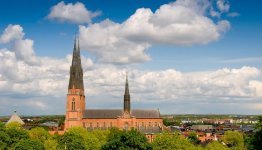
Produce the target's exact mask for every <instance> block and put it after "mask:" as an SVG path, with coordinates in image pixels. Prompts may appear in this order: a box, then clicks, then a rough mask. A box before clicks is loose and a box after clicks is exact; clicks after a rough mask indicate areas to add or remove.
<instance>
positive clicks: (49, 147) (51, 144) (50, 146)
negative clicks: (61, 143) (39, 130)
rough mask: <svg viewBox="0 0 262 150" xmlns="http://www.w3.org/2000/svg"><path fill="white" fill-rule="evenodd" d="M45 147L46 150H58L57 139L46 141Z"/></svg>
mask: <svg viewBox="0 0 262 150" xmlns="http://www.w3.org/2000/svg"><path fill="white" fill-rule="evenodd" d="M44 146H45V150H57V148H58V143H57V140H56V139H52V138H50V139H47V140H45V143H44Z"/></svg>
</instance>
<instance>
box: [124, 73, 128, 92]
mask: <svg viewBox="0 0 262 150" xmlns="http://www.w3.org/2000/svg"><path fill="white" fill-rule="evenodd" d="M125 95H129V86H128V72H126V85H125Z"/></svg>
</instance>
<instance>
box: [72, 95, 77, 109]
mask: <svg viewBox="0 0 262 150" xmlns="http://www.w3.org/2000/svg"><path fill="white" fill-rule="evenodd" d="M75 109H76V102H75V98H73V100H72V110H75Z"/></svg>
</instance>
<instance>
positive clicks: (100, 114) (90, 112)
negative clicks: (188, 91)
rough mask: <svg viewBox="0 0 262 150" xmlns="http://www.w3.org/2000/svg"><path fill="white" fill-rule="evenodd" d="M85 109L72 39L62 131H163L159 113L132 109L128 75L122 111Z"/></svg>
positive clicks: (77, 49)
mask: <svg viewBox="0 0 262 150" xmlns="http://www.w3.org/2000/svg"><path fill="white" fill-rule="evenodd" d="M123 85H124V84H123ZM85 105H86V100H85V90H84V82H83V69H82V65H81V56H80V47H79V39H75V42H74V49H73V56H72V64H71V67H70V79H69V85H68V93H67V102H66V118H65V131H66V130H68V129H69V128H71V127H76V126H81V127H84V128H86V129H87V130H94V129H101V130H106V129H109V128H112V127H117V128H119V129H121V130H129V129H131V128H135V129H137V130H139V131H140V132H142V133H145V134H148V133H159V132H161V131H162V129H163V120H162V118H161V117H160V112H159V110H157V109H154V110H148V109H131V98H130V93H129V86H128V76H127V75H126V83H125V91H124V98H123V109H86V108H85Z"/></svg>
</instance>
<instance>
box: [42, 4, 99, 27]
mask: <svg viewBox="0 0 262 150" xmlns="http://www.w3.org/2000/svg"><path fill="white" fill-rule="evenodd" d="M100 14H101V12H99V11H96V12H91V11H89V10H88V9H87V8H86V7H85V5H84V4H83V3H81V2H76V3H75V4H72V3H68V4H65V3H64V2H63V1H62V2H60V3H58V4H57V5H55V6H53V7H52V8H51V11H50V13H49V15H48V16H47V18H48V19H51V20H58V21H60V22H71V23H76V24H82V23H91V22H92V18H94V17H96V16H99V15H100Z"/></svg>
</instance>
